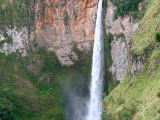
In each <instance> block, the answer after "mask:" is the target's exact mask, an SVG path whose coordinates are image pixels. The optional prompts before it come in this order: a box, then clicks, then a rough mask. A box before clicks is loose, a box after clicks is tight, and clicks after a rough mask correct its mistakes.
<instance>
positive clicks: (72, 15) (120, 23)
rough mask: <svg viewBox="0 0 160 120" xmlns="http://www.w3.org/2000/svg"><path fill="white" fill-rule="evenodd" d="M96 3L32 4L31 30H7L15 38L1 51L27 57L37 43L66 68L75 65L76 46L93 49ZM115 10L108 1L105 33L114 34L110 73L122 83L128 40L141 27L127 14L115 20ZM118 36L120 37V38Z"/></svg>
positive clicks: (72, 0)
mask: <svg viewBox="0 0 160 120" xmlns="http://www.w3.org/2000/svg"><path fill="white" fill-rule="evenodd" d="M97 3H98V0H93V1H91V0H76V1H75V0H61V1H58V0H39V1H38V2H36V3H34V4H30V6H29V8H30V9H29V12H31V11H35V15H34V17H35V18H34V22H33V21H31V20H30V21H29V22H30V30H29V29H28V27H21V28H20V29H16V26H15V27H14V28H13V29H11V28H10V29H9V28H6V33H8V35H9V36H12V39H13V42H12V43H6V42H5V43H4V44H3V46H1V47H0V51H1V52H5V53H6V54H9V53H11V52H15V51H16V50H20V52H22V55H23V56H26V55H27V52H26V49H28V48H29V44H32V45H34V44H38V46H41V45H42V46H45V47H47V49H48V50H51V51H55V52H56V54H57V56H58V58H59V60H60V62H61V63H62V64H63V65H68V66H69V65H72V64H74V63H73V61H72V60H71V59H70V58H71V57H72V59H77V55H76V54H75V52H74V51H73V49H72V48H73V47H74V46H75V44H76V45H77V48H79V49H80V50H90V49H92V46H93V41H94V33H95V23H96V15H97V5H98V4H97ZM115 9H116V7H115V6H114V5H113V3H112V2H111V1H110V0H108V1H107V7H106V15H105V29H106V33H109V32H110V33H112V34H113V35H114V40H113V41H112V42H111V57H112V60H113V63H112V65H111V67H110V69H109V71H111V72H112V74H113V75H114V76H115V77H114V78H115V79H117V80H123V78H124V76H125V74H126V71H127V66H129V58H127V51H128V50H129V49H130V45H129V38H130V37H131V36H132V35H133V32H134V31H135V30H136V29H137V28H138V23H133V21H132V17H130V16H127V15H125V16H124V17H121V16H119V17H118V18H117V19H116V20H114V19H113V15H114V11H115ZM30 14H31V13H30ZM29 32H30V34H28V33H29ZM28 35H29V36H28ZM118 35H120V37H117V36H118ZM0 36H1V37H0V41H2V40H4V39H5V38H4V36H3V34H0ZM29 41H31V42H29ZM138 63H141V62H138ZM138 63H137V62H135V64H134V66H133V67H134V68H135V69H136V68H137V66H141V64H140V65H139V64H138ZM137 64H138V65H137ZM135 65H136V66H135ZM138 68H139V67H138ZM140 68H141V67H140Z"/></svg>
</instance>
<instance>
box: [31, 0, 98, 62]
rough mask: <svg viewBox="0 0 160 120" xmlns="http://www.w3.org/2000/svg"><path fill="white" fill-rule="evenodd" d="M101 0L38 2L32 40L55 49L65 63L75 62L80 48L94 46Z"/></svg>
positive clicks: (49, 48)
mask: <svg viewBox="0 0 160 120" xmlns="http://www.w3.org/2000/svg"><path fill="white" fill-rule="evenodd" d="M97 3H98V0H94V1H91V0H76V1H74V0H68V1H66V0H62V1H57V0H50V1H48V0H46V1H39V2H38V3H37V5H36V8H35V11H36V18H35V31H34V32H32V33H31V34H32V40H33V41H34V40H36V41H37V42H38V44H39V45H45V46H47V47H48V50H54V51H55V52H56V54H57V56H58V58H59V60H60V62H61V63H62V64H63V65H72V64H73V62H72V61H71V60H70V57H72V59H76V58H77V56H76V54H75V52H74V51H72V48H73V46H74V43H77V47H78V48H79V49H80V50H89V49H91V48H92V44H93V40H94V32H95V22H96V12H97Z"/></svg>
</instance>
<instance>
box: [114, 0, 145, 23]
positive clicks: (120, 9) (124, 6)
mask: <svg viewBox="0 0 160 120" xmlns="http://www.w3.org/2000/svg"><path fill="white" fill-rule="evenodd" d="M111 1H112V2H113V4H114V5H115V6H116V10H115V12H114V19H117V16H123V15H125V14H130V15H131V16H132V17H133V19H134V20H141V19H142V18H143V16H144V13H145V10H146V5H147V3H146V2H145V1H143V2H142V0H134V1H133V0H111ZM140 2H142V4H141V10H140V11H139V10H138V4H139V3H140Z"/></svg>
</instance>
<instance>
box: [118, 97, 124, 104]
mask: <svg viewBox="0 0 160 120" xmlns="http://www.w3.org/2000/svg"><path fill="white" fill-rule="evenodd" d="M117 103H118V105H122V104H124V103H125V100H124V99H123V98H122V97H121V96H119V98H118V99H117Z"/></svg>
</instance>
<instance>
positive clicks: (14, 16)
mask: <svg viewBox="0 0 160 120" xmlns="http://www.w3.org/2000/svg"><path fill="white" fill-rule="evenodd" d="M35 2H36V0H23V1H22V0H16V1H13V3H12V2H11V1H9V0H1V1H0V29H1V30H3V29H4V27H5V26H8V27H11V28H13V27H14V25H16V26H17V27H20V26H27V25H28V24H29V23H28V20H29V14H30V13H31V14H30V18H31V19H34V11H30V13H29V9H28V8H29V4H30V3H32V4H34V3H35Z"/></svg>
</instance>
